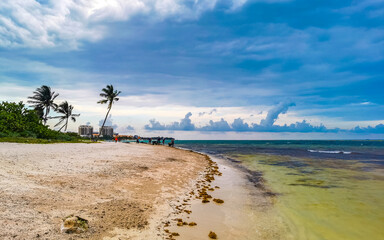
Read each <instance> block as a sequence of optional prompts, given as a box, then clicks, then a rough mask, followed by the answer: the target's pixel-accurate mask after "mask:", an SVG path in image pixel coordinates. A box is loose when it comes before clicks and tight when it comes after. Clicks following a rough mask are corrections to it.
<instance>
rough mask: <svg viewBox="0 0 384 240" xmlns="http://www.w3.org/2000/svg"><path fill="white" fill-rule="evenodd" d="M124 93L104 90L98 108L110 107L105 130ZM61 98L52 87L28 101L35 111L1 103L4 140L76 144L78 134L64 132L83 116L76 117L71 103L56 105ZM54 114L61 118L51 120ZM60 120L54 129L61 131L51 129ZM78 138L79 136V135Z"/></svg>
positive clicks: (0, 130) (0, 133)
mask: <svg viewBox="0 0 384 240" xmlns="http://www.w3.org/2000/svg"><path fill="white" fill-rule="evenodd" d="M120 93H121V91H117V90H115V89H114V87H113V85H107V86H106V87H105V88H103V89H102V92H101V93H100V97H102V99H101V100H100V101H98V102H97V103H98V104H107V114H106V116H105V119H104V122H103V125H102V127H101V129H103V128H104V125H105V122H106V120H107V118H108V115H109V113H110V111H111V109H112V105H113V104H114V103H115V102H116V101H119V98H118V95H119V94H120ZM58 96H59V94H58V93H56V92H54V91H52V89H51V88H50V87H49V86H46V85H43V86H41V87H39V88H37V89H36V90H35V91H34V92H33V95H32V96H30V97H28V99H29V100H28V101H27V102H28V103H29V104H31V105H30V107H32V108H33V109H28V108H26V107H25V105H24V103H23V102H19V103H12V102H1V103H0V137H32V138H45V139H61V140H73V137H74V136H75V134H65V133H62V132H61V130H62V129H63V128H64V131H66V130H67V127H68V123H69V121H70V120H72V121H73V122H76V118H77V117H79V116H80V114H75V113H73V109H74V107H73V106H72V105H70V104H69V103H68V102H67V101H64V102H62V103H60V104H57V103H56V102H55V99H56V98H57V97H58ZM51 110H53V111H54V112H56V113H58V114H59V115H58V116H50V113H51V112H52V111H51ZM49 119H58V120H59V121H58V122H57V123H56V124H55V126H54V127H57V126H60V128H59V129H58V131H54V130H51V129H49V127H48V126H47V121H48V120H49ZM76 135H77V134H76Z"/></svg>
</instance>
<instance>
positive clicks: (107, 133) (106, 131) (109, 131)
mask: <svg viewBox="0 0 384 240" xmlns="http://www.w3.org/2000/svg"><path fill="white" fill-rule="evenodd" d="M99 134H100V136H103V137H113V127H110V126H104V127H103V130H101V128H100V131H99Z"/></svg>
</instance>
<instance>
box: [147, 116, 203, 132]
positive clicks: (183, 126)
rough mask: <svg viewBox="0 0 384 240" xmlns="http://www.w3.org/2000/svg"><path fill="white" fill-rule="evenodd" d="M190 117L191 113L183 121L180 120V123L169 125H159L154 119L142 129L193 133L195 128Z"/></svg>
mask: <svg viewBox="0 0 384 240" xmlns="http://www.w3.org/2000/svg"><path fill="white" fill-rule="evenodd" d="M191 116H192V113H191V112H189V113H187V114H186V115H185V117H184V118H183V119H181V120H180V122H173V123H171V124H169V125H165V124H161V123H160V122H158V121H156V119H151V120H149V124H147V125H145V126H144V128H145V129H146V130H172V131H173V130H175V131H177V130H179V131H193V130H195V128H196V127H195V125H194V124H193V123H192V121H191V119H190V117H191Z"/></svg>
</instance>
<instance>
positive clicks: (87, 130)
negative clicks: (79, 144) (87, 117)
mask: <svg viewBox="0 0 384 240" xmlns="http://www.w3.org/2000/svg"><path fill="white" fill-rule="evenodd" d="M92 134H93V127H92V126H88V125H80V126H79V135H80V136H81V137H91V136H92Z"/></svg>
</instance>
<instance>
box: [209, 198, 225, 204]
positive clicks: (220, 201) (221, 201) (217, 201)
mask: <svg viewBox="0 0 384 240" xmlns="http://www.w3.org/2000/svg"><path fill="white" fill-rule="evenodd" d="M212 201H214V202H215V203H218V204H222V203H224V200H221V199H219V198H214V199H213V200H212Z"/></svg>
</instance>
